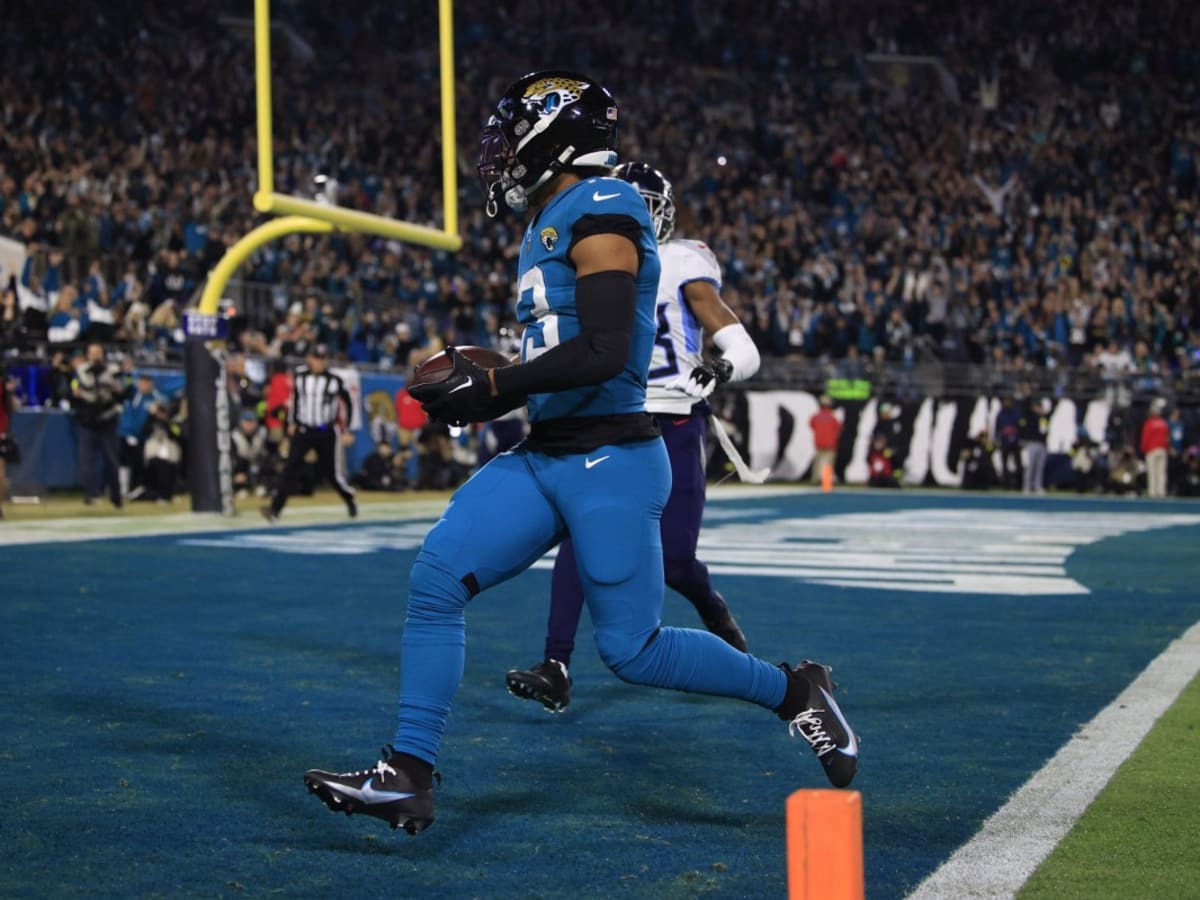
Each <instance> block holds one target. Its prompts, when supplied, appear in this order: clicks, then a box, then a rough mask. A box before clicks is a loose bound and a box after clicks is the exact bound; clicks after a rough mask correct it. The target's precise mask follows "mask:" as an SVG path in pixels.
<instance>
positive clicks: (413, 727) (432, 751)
mask: <svg viewBox="0 0 1200 900" xmlns="http://www.w3.org/2000/svg"><path fill="white" fill-rule="evenodd" d="M562 530H563V524H562V520H561V519H560V518H559V517H558V514H557V513H556V512H555V510H554V508H553V507H552V506H551V505H550V503H549V501H547V499H546V498H545V496H544V495H543V494H542V492H541V490H540V488H539V487H538V484H537V481H536V480H535V479H534V477H533V475H532V473H531V472H530V469H529V467H528V465H527V464H526V463H525V460H524V456H523V454H522V453H520V452H514V453H505V454H502V455H501V456H498V457H496V458H495V459H493V460H492V461H491V462H489V463H488V464H487V465H486V466H484V467H483V468H482V469H480V470H479V472H477V473H476V474H475V476H474V477H473V478H472V479H471V480H470V481H468V482H467V483H466V484H465V485H463V486H462V487H461V488H460V489H459V490H458V492H457V493H455V495H454V497H453V499H452V500H451V501H450V506H449V507H448V508H447V509H446V512H445V514H444V515H443V516H442V519H441V521H439V522H438V524H437V525H435V526H434V527H433V530H432V531H430V532H429V535H428V536H427V537H426V538H425V544H424V546H422V548H421V552H420V554H419V555H418V556H417V561H416V563H415V564H414V565H413V569H412V577H411V581H410V584H409V601H408V616H407V618H406V619H405V622H404V637H403V640H402V644H401V649H402V654H403V655H402V656H401V660H400V716H399V722H398V724H397V727H396V738H395V740H394V741H393V743H394V745H395V747H396V749H397V750H398V751H400V752H403V753H411V754H412V755H413V756H417V757H420V758H421V759H424V760H426V761H428V762H430V763H435V762H436V761H437V755H438V747H439V745H440V744H441V739H442V734H443V732H444V731H445V728H446V718H447V717H448V716H449V714H450V703H451V700H452V699H453V697H454V693H455V691H457V690H458V685H459V682H461V681H462V674H463V665H464V660H465V657H464V647H465V646H466V618H465V615H464V613H465V610H466V606H467V603H468V601H470V599H471V598H472V597H473V596H474V595H475V594H477V593H478V592H479V591H481V590H484V589H486V588H488V587H491V586H492V585H494V584H499V583H500V582H501V581H505V580H506V579H508V578H511V577H512V576H514V575H516V574H517V573H519V572H522V571H524V570H525V569H527V568H528V567H529V566H530V565H531V564H532V563H533V562H534V560H536V559H538V558H539V557H541V556H542V554H544V553H545V552H546V551H547V550H549V549H550V548H551V547H552V546H554V544H555V543H556V542H557V541H558V540H559V538H560V536H561V534H562Z"/></svg>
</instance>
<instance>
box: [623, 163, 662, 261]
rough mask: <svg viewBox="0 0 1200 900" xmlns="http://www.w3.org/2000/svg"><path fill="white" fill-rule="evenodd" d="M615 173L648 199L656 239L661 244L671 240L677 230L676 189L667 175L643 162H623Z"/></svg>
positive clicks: (643, 197) (647, 204)
mask: <svg viewBox="0 0 1200 900" xmlns="http://www.w3.org/2000/svg"><path fill="white" fill-rule="evenodd" d="M613 175H615V176H616V177H617V178H620V179H621V180H622V181H628V182H629V183H630V184H632V185H633V186H634V187H635V188H637V192H638V193H639V194H641V195H642V199H643V200H645V201H646V206H647V208H648V209H649V210H650V220H651V221H652V222H653V223H654V237H655V240H657V241H658V243H660V244H665V243H666V242H667V241H669V240H670V239H671V235H672V234H673V233H674V232H675V191H674V189H673V188H672V187H671V182H670V181H668V180H667V177H666V176H665V175H663V173H662V172H660V171H658V169H655V168H652V167H651V166H648V165H647V164H646V163H642V162H627V163H622V164H621V165H619V166H617V168H616V169H615V170H614V171H613Z"/></svg>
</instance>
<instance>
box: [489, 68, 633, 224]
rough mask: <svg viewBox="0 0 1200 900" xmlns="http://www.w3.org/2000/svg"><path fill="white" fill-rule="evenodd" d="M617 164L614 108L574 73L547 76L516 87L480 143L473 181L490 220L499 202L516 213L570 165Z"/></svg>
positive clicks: (529, 78) (609, 98) (502, 102)
mask: <svg viewBox="0 0 1200 900" xmlns="http://www.w3.org/2000/svg"><path fill="white" fill-rule="evenodd" d="M616 164H617V102H616V100H614V99H613V96H612V94H610V93H609V92H608V91H607V90H606V89H605V88H604V87H602V86H601V85H599V84H598V83H597V82H595V81H593V80H592V79H591V78H588V77H587V76H586V75H580V74H579V73H578V72H569V71H566V70H563V69H549V70H546V71H542V72H531V73H530V74H528V75H526V76H524V77H523V78H519V79H517V80H516V81H514V82H513V83H512V84H511V85H510V86H509V88H508V90H506V91H505V92H504V96H502V97H501V98H500V102H498V103H497V104H496V111H495V112H494V113H493V114H492V117H491V118H490V119H488V123H487V125H486V126H485V127H484V129H483V138H482V139H481V140H480V142H479V163H478V169H479V178H480V181H481V182H482V183H483V193H484V196H485V197H486V198H487V200H486V203H487V206H486V210H487V214H488V215H489V216H494V215H496V212H497V210H498V209H499V201H498V199H497V196H496V192H497V191H499V192H500V193H501V194H502V196H503V197H504V202H505V203H507V204H508V206H509V208H510V209H512V210H514V211H516V212H522V211H523V210H524V209H525V207H526V206H527V205H528V203H529V195H530V194H532V193H533V192H534V191H536V190H537V189H538V188H540V187H541V186H542V185H544V184H545V183H546V182H547V181H549V180H550V179H551V178H552V177H554V176H555V175H557V174H558V173H559V172H561V171H563V170H564V169H567V168H570V167H571V166H597V167H604V168H611V167H612V166H615V165H616Z"/></svg>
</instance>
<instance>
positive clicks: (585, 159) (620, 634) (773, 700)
mask: <svg viewBox="0 0 1200 900" xmlns="http://www.w3.org/2000/svg"><path fill="white" fill-rule="evenodd" d="M617 116H618V111H617V104H616V101H615V100H614V99H613V97H612V95H611V94H610V93H609V92H608V91H607V90H606V89H605V88H603V87H602V86H601V85H600V84H598V83H597V82H596V81H594V80H593V79H591V78H588V77H587V76H584V75H580V74H578V73H574V72H568V71H561V70H552V71H543V72H535V73H532V74H530V75H526V76H525V77H523V78H521V79H519V80H517V81H516V82H514V83H513V84H512V85H511V86H510V87H509V88H508V90H506V91H505V92H504V95H503V96H502V97H501V98H500V101H499V102H498V103H497V105H496V109H495V113H494V114H493V116H492V117H491V119H490V120H489V121H488V124H487V126H486V127H485V129H484V133H483V139H482V142H481V146H480V158H479V173H480V177H481V179H482V182H483V188H484V194H485V197H486V203H487V211H488V213H489V214H490V215H495V214H497V212H498V211H499V208H500V205H501V204H502V203H503V204H504V205H506V206H507V207H508V208H509V209H511V210H513V211H514V212H518V213H527V214H528V220H529V221H528V226H527V227H526V229H525V236H524V239H523V241H522V245H521V255H520V262H519V267H518V273H519V279H520V280H519V298H518V303H517V313H518V319H519V321H520V322H521V324H522V325H523V327H524V336H523V339H522V343H521V360H520V362H519V363H518V364H515V365H511V366H506V367H503V368H498V369H483V368H481V367H479V366H477V365H476V364H475V363H473V362H472V361H471V360H469V359H468V358H467V357H465V356H463V355H461V354H457V353H454V352H453V350H449V351H447V352H448V353H449V354H450V356H451V359H452V365H453V369H452V372H451V374H450V376H449V377H447V378H446V379H445V380H444V381H441V382H438V383H435V384H420V385H414V386H413V387H412V388H411V389H410V393H411V394H412V396H413V397H415V398H416V399H418V400H419V401H420V402H421V403H422V404H423V405H424V407H425V410H426V411H427V412H428V413H429V415H430V416H431V417H432V418H434V419H438V420H441V421H443V422H448V423H457V424H463V423H467V422H480V421H487V420H490V419H493V418H495V417H497V416H500V415H503V414H504V413H505V412H507V411H509V410H512V409H514V408H516V407H517V406H520V405H522V404H524V405H525V406H527V407H528V412H529V420H530V426H531V428H530V433H529V437H528V438H527V439H526V440H525V441H524V442H523V443H522V444H520V445H518V446H517V447H516V448H514V449H513V450H510V451H508V452H506V453H503V454H501V455H500V456H497V457H496V458H494V459H493V460H491V461H490V462H489V463H487V465H485V466H484V467H483V468H481V469H480V470H479V471H478V472H477V473H476V474H475V476H474V477H473V478H471V480H470V481H468V482H467V483H466V484H465V485H463V486H462V487H461V488H459V490H458V491H457V492H456V493H455V495H454V497H453V498H452V499H451V501H450V505H449V506H448V507H447V509H446V512H445V514H444V515H443V516H442V518H441V520H440V521H439V522H438V523H437V525H435V526H434V527H433V529H432V530H431V531H430V532H429V534H428V536H427V537H426V538H425V542H424V544H423V546H422V548H421V552H420V553H419V554H418V556H417V560H416V562H415V563H414V565H413V568H412V572H411V575H410V578H409V601H408V614H407V617H406V619H405V623H404V636H403V639H402V642H401V660H400V677H401V689H400V715H399V722H398V725H397V729H396V734H395V738H394V740H393V743H392V747H391V750H390V752H387V753H386V754H385V758H384V759H383V760H381V761H380V762H378V763H377V764H376V765H375V766H374V767H373V768H370V769H365V770H361V771H358V772H347V773H341V774H336V773H332V772H325V771H320V770H315V769H314V770H310V771H309V772H307V773H306V774H305V776H304V780H305V783H306V784H307V786H308V789H309V790H310V791H312V792H313V793H315V794H317V796H318V797H319V798H320V799H321V800H322V801H323V802H324V803H325V805H326V806H328V807H329V808H330V809H331V810H334V811H336V812H344V813H347V814H359V813H361V814H366V815H370V816H375V817H377V818H381V819H384V820H386V821H388V822H390V823H391V824H392V827H393V828H395V827H399V826H402V827H403V828H404V829H405V830H406V831H408V832H409V833H414V834H415V833H416V832H418V831H421V830H423V829H424V828H426V827H428V825H429V824H430V823H431V822H432V821H433V767H434V765H435V763H436V762H437V758H438V749H439V745H440V743H441V738H442V734H443V732H444V730H445V725H446V719H447V717H448V716H449V713H450V704H451V701H452V699H453V697H454V693H455V691H456V690H457V688H458V684H459V682H460V681H461V680H462V675H463V666H464V647H465V644H466V624H465V611H466V607H467V604H468V603H469V602H470V601H471V600H472V599H473V598H474V597H475V596H476V595H477V594H479V593H480V592H482V591H485V590H486V589H487V588H489V587H491V586H493V585H496V584H499V583H500V582H502V581H505V580H507V579H509V578H512V577H513V576H514V575H517V574H519V573H521V572H523V571H524V570H525V569H527V568H528V567H529V566H530V565H532V564H533V563H534V562H535V561H536V560H537V559H539V558H540V557H541V556H542V555H543V554H545V553H546V551H547V550H549V549H550V548H551V547H553V546H555V545H556V544H557V543H559V542H560V541H561V540H563V538H565V537H567V536H568V535H569V536H570V537H571V538H572V541H573V543H574V548H575V557H576V562H577V565H578V568H579V576H580V580H581V582H582V585H583V592H584V597H585V599H586V601H587V604H588V610H589V612H590V613H591V617H592V622H593V625H594V626H595V640H596V647H597V650H598V651H599V653H600V657H601V659H603V660H604V662H605V664H606V665H608V667H609V668H610V669H612V671H613V672H614V673H615V674H616V675H617V676H618V677H620V678H622V679H624V680H625V681H629V682H634V683H637V684H647V685H653V686H656V687H664V688H674V689H676V690H681V691H691V692H696V693H703V694H713V695H719V696H725V697H736V698H740V699H743V700H747V701H749V702H751V703H755V704H758V705H759V706H762V707H765V708H767V709H770V710H772V711H773V712H775V713H776V714H777V715H778V716H779V717H780V718H781V719H784V720H785V721H787V722H788V723H789V728H788V730H789V733H791V734H794V735H799V736H802V737H803V738H804V739H805V741H806V742H807V743H808V744H809V746H810V747H811V748H812V750H813V751H814V752H815V753H816V754H817V756H818V758H819V759H820V760H821V763H822V764H823V766H824V769H825V773H826V775H827V776H828V778H829V779H830V781H831V782H833V784H835V785H837V786H844V785H847V784H849V783H850V781H851V779H852V778H853V777H854V774H855V771H856V768H857V755H858V744H857V740H856V738H855V736H854V733H853V732H852V731H851V729H850V727H849V725H848V724H847V723H846V721H845V719H844V717H843V716H842V713H841V710H840V709H839V708H838V706H837V704H836V702H835V701H834V699H833V696H832V695H833V684H832V682H831V681H830V679H829V670H828V668H827V667H826V666H822V665H820V664H818V663H813V662H807V661H806V662H803V663H801V664H800V665H798V666H794V667H793V666H788V665H786V664H785V665H780V666H776V665H772V664H771V663H768V662H765V661H763V660H760V659H757V658H755V657H753V656H751V655H749V654H747V653H743V652H741V651H739V650H737V649H735V648H733V647H731V646H730V645H729V644H727V643H725V642H724V641H723V640H721V639H720V638H719V637H717V636H715V635H713V634H710V633H709V632H707V631H698V630H691V629H682V628H666V627H662V626H661V624H660V619H659V613H660V611H661V608H662V602H663V590H664V588H663V562H662V544H661V539H660V534H659V520H660V518H661V516H662V511H663V506H664V504H665V503H666V500H667V496H668V494H669V493H670V487H671V476H670V467H669V463H668V459H667V452H666V449H665V447H664V445H663V440H662V437H661V435H660V433H659V428H658V425H657V423H656V421H655V419H654V417H653V416H651V415H650V414H649V413H647V412H646V409H645V402H646V378H647V374H648V372H649V368H650V358H651V354H652V351H653V347H654V340H655V336H656V332H657V322H656V295H657V289H658V279H659V259H658V250H657V241H656V238H655V230H654V225H653V224H652V222H651V219H650V214H649V211H648V210H647V207H646V203H645V202H644V201H643V200H642V197H641V195H640V194H639V193H638V191H637V189H636V188H635V187H634V186H633V185H632V184H630V183H628V182H626V181H622V180H620V179H618V178H614V177H611V175H610V174H609V173H610V171H611V168H612V166H614V165H615V164H616V163H617V154H616V132H617Z"/></svg>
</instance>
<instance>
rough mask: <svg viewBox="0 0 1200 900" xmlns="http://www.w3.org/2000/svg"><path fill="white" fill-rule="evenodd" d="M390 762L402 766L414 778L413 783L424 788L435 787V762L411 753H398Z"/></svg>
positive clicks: (394, 765) (398, 766) (395, 765)
mask: <svg viewBox="0 0 1200 900" xmlns="http://www.w3.org/2000/svg"><path fill="white" fill-rule="evenodd" d="M388 762H389V763H390V764H391V765H392V766H393V767H397V768H401V769H403V770H404V772H405V773H406V774H407V775H408V777H409V778H411V779H412V781H413V784H414V785H416V786H417V787H418V788H420V789H422V790H424V789H425V788H431V787H433V764H432V763H428V762H426V761H425V760H423V759H421V757H419V756H413V755H412V754H411V753H397V754H396V755H395V756H393V757H392V758H391V759H389V760H388Z"/></svg>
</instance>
